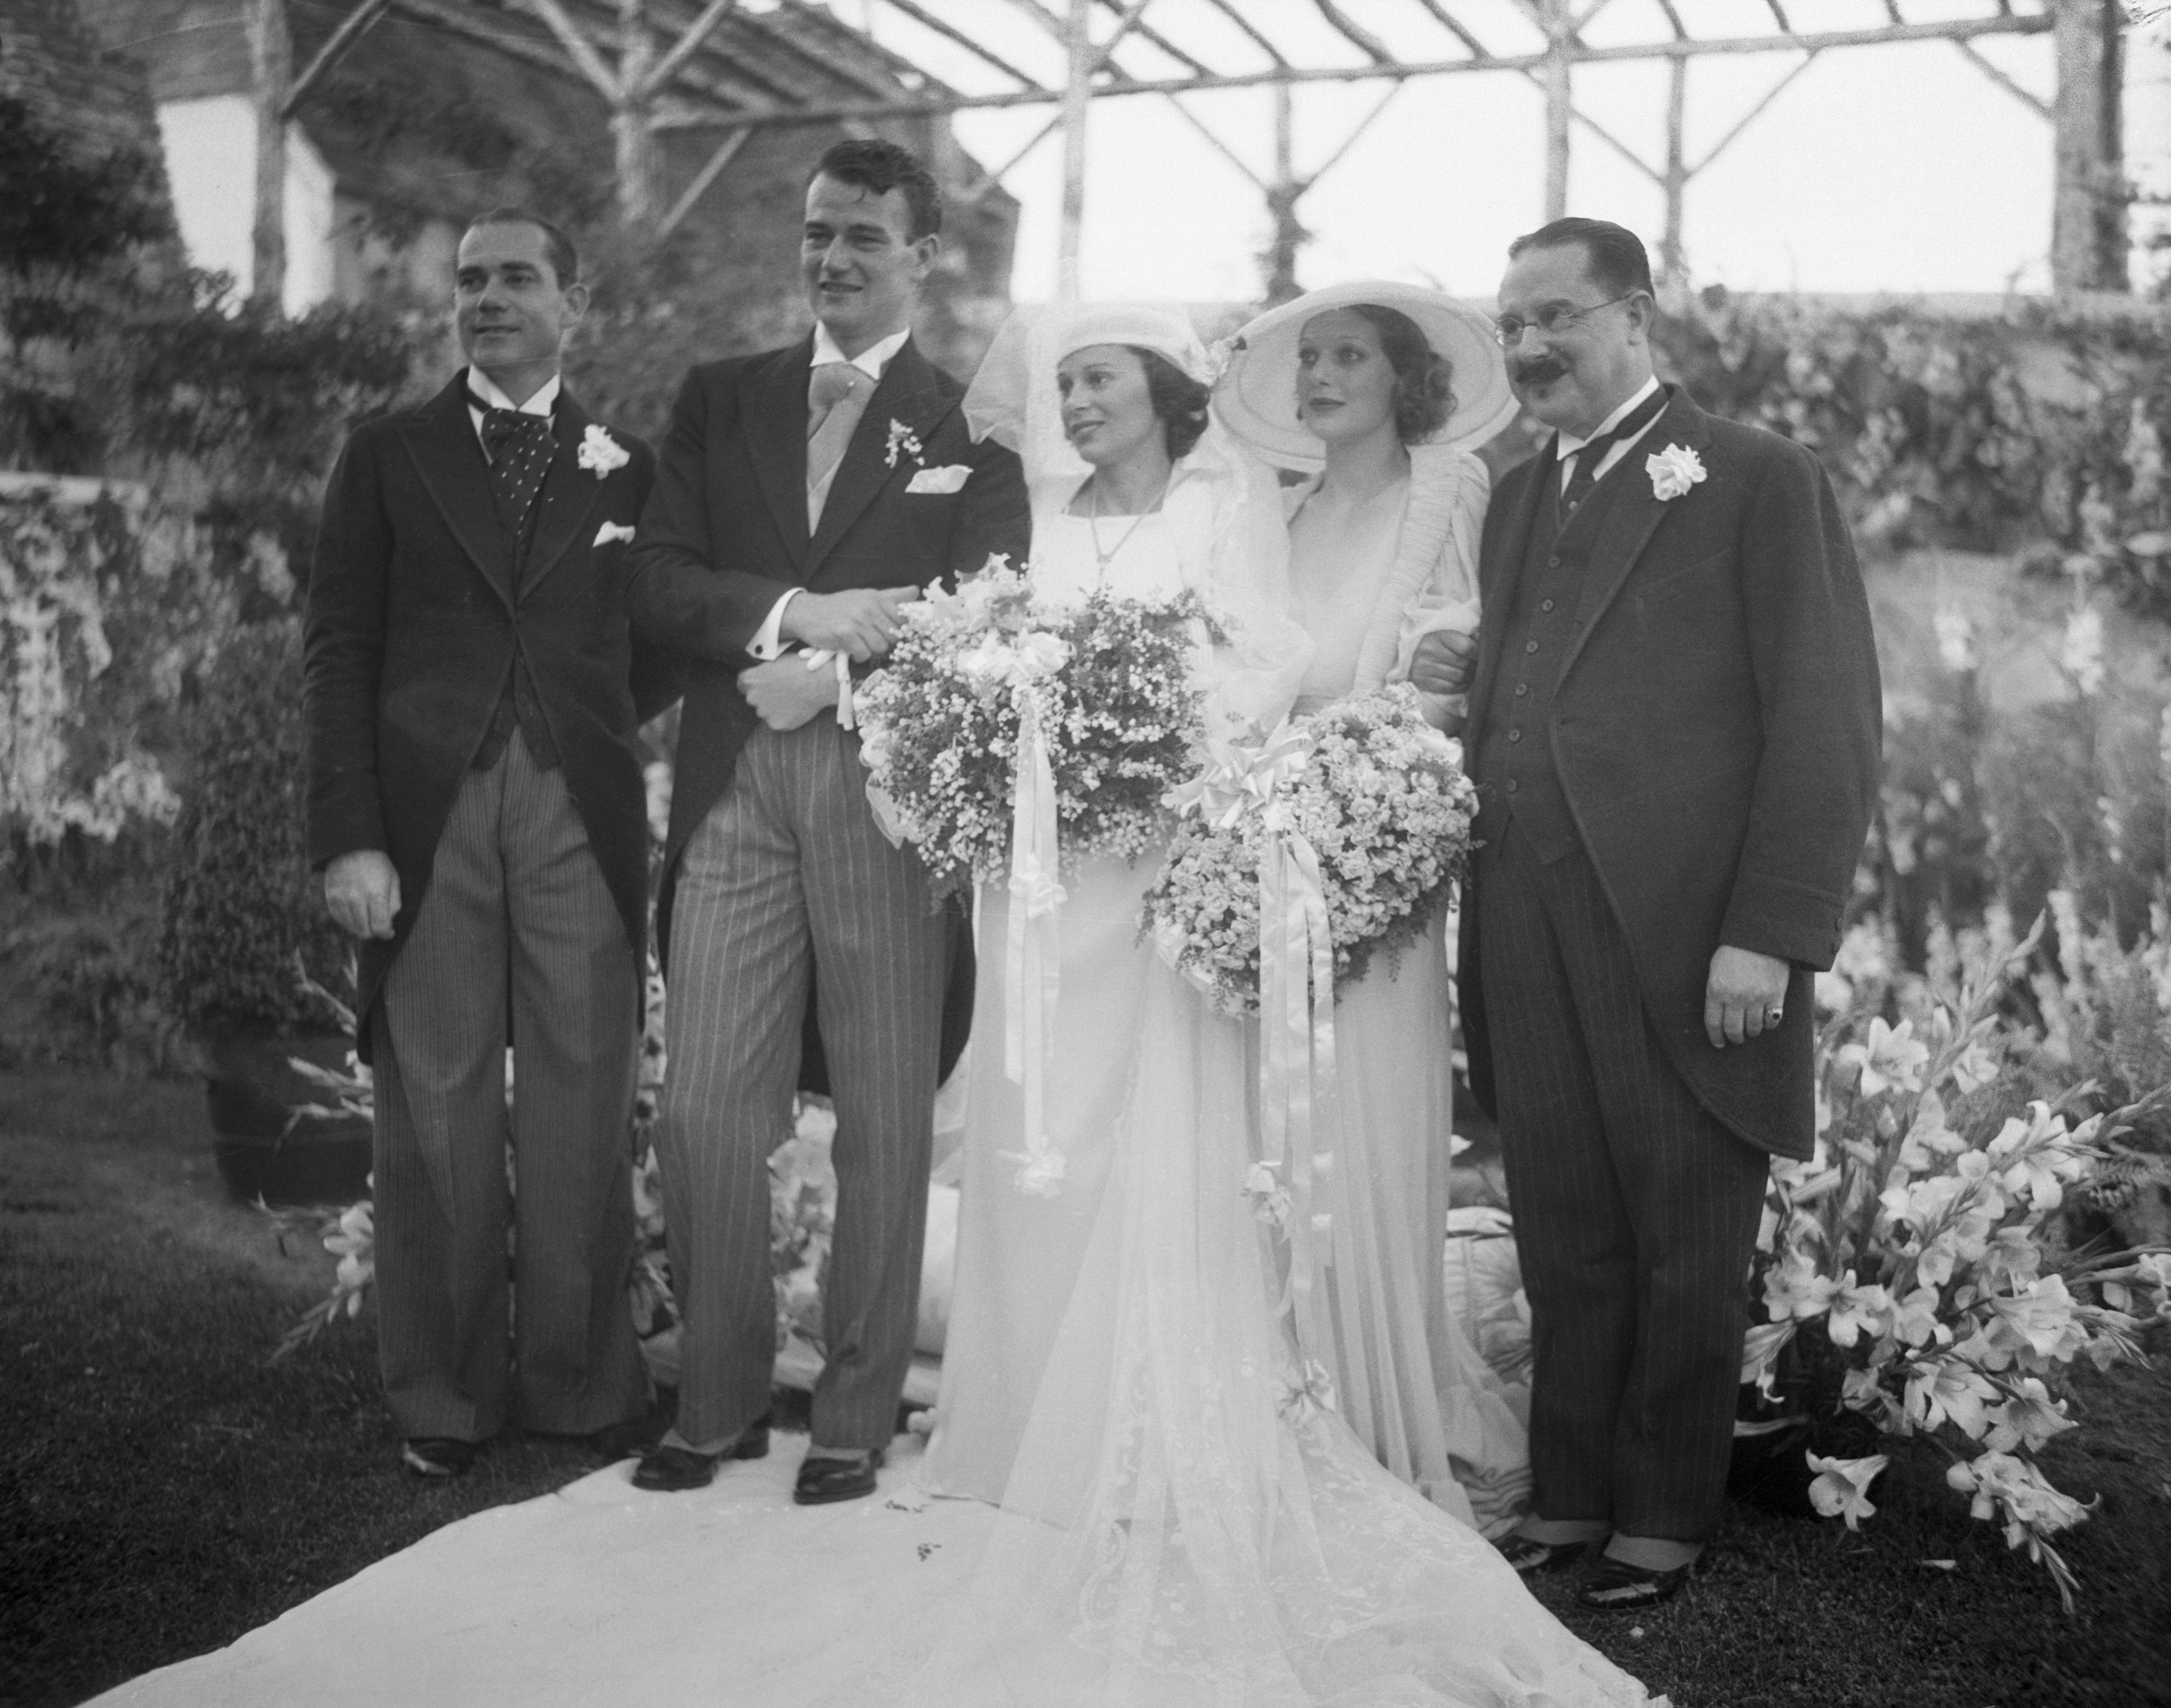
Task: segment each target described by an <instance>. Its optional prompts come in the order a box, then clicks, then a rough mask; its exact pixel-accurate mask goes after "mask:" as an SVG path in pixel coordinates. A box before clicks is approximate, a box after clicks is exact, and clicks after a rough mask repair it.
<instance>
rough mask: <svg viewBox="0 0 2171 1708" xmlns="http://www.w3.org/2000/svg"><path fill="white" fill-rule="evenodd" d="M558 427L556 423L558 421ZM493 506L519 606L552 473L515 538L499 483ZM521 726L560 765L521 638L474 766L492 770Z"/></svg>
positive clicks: (545, 766) (531, 748) (536, 752)
mask: <svg viewBox="0 0 2171 1708" xmlns="http://www.w3.org/2000/svg"><path fill="white" fill-rule="evenodd" d="M554 430H555V423H554ZM549 495H550V477H549V475H547V474H546V475H544V477H543V490H542V491H539V492H538V493H537V494H536V495H535V502H533V504H530V505H529V506H528V521H527V524H526V525H525V526H524V527H523V528H522V529H520V531H519V534H518V536H517V538H516V537H514V534H513V528H512V518H511V517H510V516H509V515H508V514H507V510H506V506H505V501H504V500H503V499H502V498H501V497H499V496H498V492H497V483H496V481H491V482H490V508H491V509H492V510H493V511H494V512H495V513H496V516H497V533H498V538H499V540H501V541H503V542H506V543H507V558H508V560H509V561H510V562H511V564H512V598H513V603H514V604H515V605H516V607H517V605H518V604H519V601H520V596H521V595H522V594H523V593H525V592H526V591H527V581H528V550H529V548H530V547H531V546H533V545H534V543H535V524H536V521H537V518H539V517H540V516H541V515H542V514H543V506H544V504H545V503H546V502H549ZM516 727H517V728H518V729H519V731H520V734H521V739H523V740H524V741H525V742H526V743H527V744H528V757H529V758H530V759H532V760H534V761H535V763H536V765H538V766H539V768H540V769H542V770H544V771H555V770H556V769H557V768H558V748H557V744H556V743H555V742H553V741H552V740H551V739H550V725H549V722H548V720H546V719H545V718H544V716H543V701H542V696H539V694H537V693H536V691H535V679H534V678H533V676H531V675H529V674H528V659H527V658H526V656H525V655H524V654H523V653H522V652H521V651H520V649H519V646H518V644H517V642H516V643H515V645H514V647H513V653H512V680H511V681H509V682H507V684H506V685H505V692H504V693H503V694H501V695H500V696H498V701H497V710H496V712H494V713H493V714H492V715H491V717H490V729H489V732H488V733H486V734H485V735H484V737H483V739H482V745H481V746H480V747H479V748H477V749H475V756H474V767H473V768H474V770H476V771H488V770H489V769H490V767H491V766H492V765H496V763H497V761H498V756H499V755H501V754H502V753H503V752H504V751H505V744H506V743H507V742H508V741H510V740H512V732H513V730H514V728H516Z"/></svg>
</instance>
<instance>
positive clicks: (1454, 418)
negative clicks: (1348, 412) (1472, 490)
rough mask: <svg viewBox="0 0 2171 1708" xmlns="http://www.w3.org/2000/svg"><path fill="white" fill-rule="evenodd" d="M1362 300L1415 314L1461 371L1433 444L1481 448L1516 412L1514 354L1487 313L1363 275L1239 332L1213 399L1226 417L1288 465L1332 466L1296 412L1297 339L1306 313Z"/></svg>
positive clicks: (1233, 428)
mask: <svg viewBox="0 0 2171 1708" xmlns="http://www.w3.org/2000/svg"><path fill="white" fill-rule="evenodd" d="M1355 303H1378V304H1379V305H1380V307H1381V308H1385V309H1397V310H1399V311H1400V312H1401V313H1402V314H1407V315H1408V316H1409V317H1410V319H1411V320H1414V321H1415V322H1416V323H1417V325H1418V330H1419V331H1421V332H1423V334H1424V336H1425V341H1426V342H1427V343H1429V344H1430V345H1431V346H1432V347H1433V348H1434V351H1436V352H1438V353H1439V354H1440V355H1441V356H1444V357H1446V358H1447V362H1448V365H1449V366H1450V368H1453V369H1454V370H1455V411H1454V413H1453V414H1451V415H1450V416H1448V418H1447V419H1446V421H1445V422H1442V423H1441V424H1440V427H1439V431H1438V432H1435V433H1434V434H1433V435H1432V436H1431V437H1430V438H1428V439H1427V440H1426V441H1425V443H1428V444H1434V445H1451V446H1454V447H1456V448H1460V449H1463V450H1474V449H1475V448H1477V446H1479V445H1482V444H1483V443H1485V441H1486V440H1488V439H1489V438H1492V437H1493V434H1495V433H1497V432H1499V431H1500V429H1501V428H1503V427H1505V426H1507V425H1508V423H1509V422H1511V421H1513V420H1514V418H1515V412H1516V410H1517V408H1518V405H1517V404H1516V402H1515V395H1514V392H1513V391H1512V390H1510V389H1509V385H1508V363H1507V359H1506V357H1504V356H1503V355H1502V354H1501V352H1500V345H1499V341H1498V340H1497V339H1495V338H1494V337H1493V325H1492V323H1491V322H1490V321H1489V320H1487V319H1486V318H1485V316H1484V315H1482V314H1479V313H1478V312H1477V310H1476V309H1471V308H1469V307H1466V306H1465V305H1464V304H1463V303H1458V302H1456V301H1455V298H1452V297H1450V296H1449V295H1447V294H1446V293H1445V292H1442V291H1434V290H1428V289H1427V288H1426V287H1423V285H1402V284H1396V283H1394V282H1391V281H1389V280H1386V279H1356V280H1353V281H1352V282H1349V283H1348V284H1346V285H1330V286H1328V287H1327V288H1326V289H1325V290H1323V291H1310V292H1307V293H1305V294H1304V295H1303V296H1301V297H1299V298H1297V299H1296V300H1295V302H1293V303H1283V304H1282V305H1281V306H1280V307H1279V308H1278V309H1268V310H1267V312H1266V313H1265V314H1262V315H1260V316H1259V317H1258V318H1257V320H1253V321H1252V323H1251V324H1250V325H1247V326H1246V327H1245V328H1244V329H1243V330H1241V332H1239V333H1237V334H1236V338H1235V339H1234V341H1232V354H1231V355H1230V359H1229V364H1228V366H1227V368H1225V369H1224V370H1223V372H1222V374H1221V378H1220V382H1219V383H1218V384H1216V385H1215V386H1214V411H1215V412H1216V413H1217V414H1218V415H1220V417H1221V421H1222V424H1223V425H1224V426H1225V427H1227V428H1228V429H1229V431H1230V432H1231V433H1233V434H1235V435H1236V438H1239V439H1241V440H1242V441H1243V442H1244V443H1246V445H1248V446H1250V447H1251V448H1252V449H1253V450H1254V451H1256V452H1257V453H1258V454H1259V455H1261V456H1262V457H1264V458H1265V459H1267V460H1268V462H1270V463H1274V464H1278V465H1280V466H1281V467H1283V468H1284V469H1302V470H1307V471H1309V470H1315V469H1317V468H1319V467H1321V465H1324V463H1325V462H1326V460H1327V454H1326V448H1325V447H1324V446H1323V445H1321V443H1320V442H1319V438H1318V437H1317V436H1316V434H1315V433H1313V432H1311V429H1310V428H1309V427H1305V425H1304V423H1303V422H1300V421H1299V420H1298V419H1297V415H1296V347H1297V341H1298V339H1299V337H1300V336H1301V335H1302V333H1303V331H1304V328H1305V322H1306V321H1308V320H1311V319H1313V318H1314V317H1315V316H1316V315H1320V314H1327V312H1329V311H1330V310H1332V309H1347V308H1349V307H1351V306H1352V305H1354V304H1355Z"/></svg>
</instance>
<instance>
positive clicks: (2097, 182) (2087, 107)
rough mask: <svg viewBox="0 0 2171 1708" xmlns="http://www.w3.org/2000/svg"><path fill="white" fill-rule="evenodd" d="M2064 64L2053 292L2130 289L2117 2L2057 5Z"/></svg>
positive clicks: (2054, 113)
mask: <svg viewBox="0 0 2171 1708" xmlns="http://www.w3.org/2000/svg"><path fill="white" fill-rule="evenodd" d="M2050 16H2051V40H2052V41H2053V43H2054V44H2055V49H2056V56H2057V64H2058V89H2057V95H2056V99H2055V101H2054V103H2053V105H2052V110H2051V123H2052V126H2053V127H2054V129H2055V132H2056V159H2057V169H2056V186H2055V189H2054V191H2053V196H2054V200H2053V201H2052V204H2051V214H2050V287H2051V289H2053V290H2054V291H2058V292H2061V293H2064V292H2072V291H2123V290H2125V288H2126V283H2127V273H2126V246H2125V204H2126V199H2127V190H2126V184H2125V164H2124V159H2123V154H2124V145H2123V140H2122V138H2121V136H2120V130H2121V126H2120V78H2121V75H2122V73H2121V67H2120V28H2121V24H2122V22H2123V19H2122V14H2121V12H2120V8H2119V6H2118V3H2117V0H2050Z"/></svg>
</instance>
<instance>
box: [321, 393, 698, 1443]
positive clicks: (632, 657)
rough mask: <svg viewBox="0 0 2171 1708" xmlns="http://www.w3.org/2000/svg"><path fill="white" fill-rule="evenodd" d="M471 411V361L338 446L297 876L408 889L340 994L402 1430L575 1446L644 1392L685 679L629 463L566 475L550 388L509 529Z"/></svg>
mask: <svg viewBox="0 0 2171 1708" xmlns="http://www.w3.org/2000/svg"><path fill="white" fill-rule="evenodd" d="M467 393H468V375H467V373H465V372H464V371H463V372H462V373H459V374H458V375H457V376H455V378H454V379H453V381H452V383H451V384H448V386H447V387H446V388H445V389H443V390H442V392H440V393H439V394H438V395H437V396H436V397H435V398H433V399H432V400H430V401H429V402H427V403H426V404H424V405H422V406H420V407H419V408H416V409H414V410H410V411H405V412H402V413H398V414H394V415H391V416H385V417H383V418H382V419H380V420H378V421H375V422H370V423H368V424H367V425H366V426H364V427H361V428H359V429H357V430H356V432H355V433H354V435H353V436H352V438H350V439H349V441H348V443H347V445H346V449H345V451H344V452H343V453H342V454H341V456H340V460H339V463H338V465H337V466H336V467H335V469H334V470H333V472H332V476H331V481H330V486H329V487H328V489H327V491H326V493H325V497H324V518H323V524H322V529H321V531H320V533H319V540H318V547H317V555H316V561H315V567H314V570H313V571H312V573H311V577H310V583H309V592H308V617H307V641H306V649H305V659H306V663H305V680H306V700H307V718H308V754H309V792H308V798H309V839H310V848H311V854H312V857H313V859H314V861H315V862H316V863H317V865H318V866H319V867H323V866H324V865H325V864H327V863H329V862H331V861H332V860H335V859H336V858H338V857H340V856H341V855H344V854H348V853H352V852H355V851H360V850H366V849H375V850H379V851H383V852H385V853H387V854H389V856H390V857H391V859H392V862H393V864H394V867H395V868H396V869H397V871H398V873H399V887H400V908H399V915H398V916H397V918H396V920H395V921H394V927H395V935H394V937H393V938H392V939H391V940H390V941H389V942H378V941H371V942H367V943H363V944H362V949H361V974H360V985H361V990H360V996H359V1001H358V1002H357V1005H356V1012H357V1015H358V1017H359V1019H360V1037H359V1039H358V1040H357V1043H358V1048H359V1049H360V1050H362V1054H363V1055H364V1057H365V1059H373V1061H374V1065H375V1068H376V1089H377V1157H376V1169H377V1174H376V1181H375V1195H376V1197H375V1202H376V1226H377V1238H378V1266H377V1275H378V1288H379V1329H378V1340H379V1352H380V1360H381V1362H382V1363H383V1369H384V1375H385V1385H386V1391H387V1396H388V1399H389V1401H390V1404H391V1405H392V1408H393V1410H394V1415H395V1417H396V1418H397V1420H398V1421H399V1425H400V1427H401V1429H402V1431H403V1433H405V1434H407V1435H409V1436H440V1437H453V1438H457V1439H463V1440H470V1441H472V1440H480V1439H482V1438H484V1437H487V1436H489V1435H490V1434H492V1433H494V1432H495V1431H496V1430H497V1429H498V1428H499V1427H501V1425H502V1424H503V1423H504V1421H506V1419H507V1415H508V1412H512V1413H515V1414H517V1416H518V1419H519V1421H521V1422H522V1423H523V1425H525V1426H528V1427H530V1428H534V1429H539V1430H545V1431H554V1432H561V1433H585V1432H587V1431H591V1430H593V1429H598V1428H601V1427H603V1426H607V1425H609V1424H612V1423H615V1422H619V1421H624V1419H626V1418H627V1417H629V1416H630V1415H635V1413H636V1412H637V1411H638V1410H640V1408H641V1405H642V1404H643V1403H644V1401H645V1398H646V1377H645V1375H644V1373H643V1371H642V1368H641V1359H640V1354H639V1349H638V1347H637V1345H635V1341H634V1339H633V1335H632V1329H631V1323H630V1316H629V1313H628V1312H627V1309H626V1305H625V1297H624V1286H625V1281H626V1277H627V1271H628V1269H629V1266H630V1263H631V1261H632V1257H633V1247H632V1238H633V1232H632V1222H631V1207H630V1185H629V1174H628V1163H629V1157H628V1125H627V1124H628V1120H629V1119H630V1110H631V1098H632V1089H633V1072H634V1063H635V1057H636V1052H637V1050H638V1044H639V1020H640V1012H641V963H642V959H643V955H644V953H645V943H646V919H645V915H646V866H647V834H648V833H647V820H646V790H645V787H644V784H643V781H642V776H641V754H640V749H639V745H638V743H637V739H636V737H637V732H638V729H639V726H640V724H641V721H642V719H643V718H644V717H647V716H651V715H653V714H654V713H655V712H657V711H660V710H662V707H663V706H665V705H667V703H668V701H669V699H670V697H671V695H672V689H671V687H670V682H669V676H668V673H667V670H666V669H664V668H663V666H662V658H661V655H660V654H657V653H654V652H653V651H652V650H651V649H649V648H647V647H643V646H640V645H638V644H637V643H635V642H634V641H633V639H632V636H631V634H630V630H629V628H628V626H627V622H626V617H625V605H624V590H625V571H626V554H625V546H624V543H623V542H622V541H610V542H605V543H603V544H600V545H599V544H598V538H597V537H598V532H599V530H601V529H603V527H604V526H605V524H615V525H616V526H619V527H626V526H629V525H630V524H631V523H632V522H633V521H634V520H635V518H636V517H637V516H638V514H639V513H640V509H641V503H642V502H643V500H644V499H645V498H646V495H647V492H648V489H649V486H650V484H651V481H652V480H653V477H654V466H655V465H654V459H653V458H652V456H651V454H650V453H649V451H648V449H647V448H646V446H644V445H642V444H641V442H640V441H639V440H637V439H633V438H627V437H625V436H624V435H618V436H617V443H619V445H620V446H621V448H623V450H624V452H625V454H626V460H625V461H624V463H623V464H622V465H620V466H619V467H618V468H616V469H614V470H609V471H608V472H603V473H598V471H597V470H593V469H584V468H582V467H581V466H580V465H579V451H580V447H581V444H582V439H583V437H584V435H585V433H586V432H587V428H588V427H589V421H588V417H587V415H586V414H585V412H584V411H582V408H581V406H580V405H579V404H578V403H577V402H576V400H574V399H573V398H572V397H571V395H566V394H564V393H561V394H560V396H559V398H558V400H557V402H556V405H555V409H554V411H553V417H552V439H553V442H554V443H553V445H552V448H551V451H550V462H549V468H548V470H547V472H546V473H545V475H544V477H543V483H542V486H541V490H540V491H539V494H538V496H537V497H536V500H535V502H534V505H533V510H532V512H531V513H530V514H529V517H528V525H527V526H526V527H525V528H524V529H520V530H518V531H517V532H516V531H515V529H513V528H512V527H511V526H510V525H508V523H507V518H505V517H504V516H503V515H502V514H501V511H500V508H499V505H498V502H497V499H496V495H495V494H494V492H493V490H492V485H491V480H490V465H489V463H488V460H487V459H486V457H485V453H484V451H483V448H482V446H481V443H480V440H479V439H478V437H477V434H476V432H475V429H474V423H473V420H472V418H471V416H470V415H469V406H468V401H467ZM508 1043H509V1044H511V1045H512V1046H513V1049H514V1052H515V1054H514V1062H515V1067H516V1073H515V1081H516V1084H515V1095H514V1098H513V1108H512V1111H511V1113H510V1114H509V1115H508V1113H507V1099H506V1095H505V1072H504V1066H505V1055H504V1052H505V1049H506V1046H507V1044H508ZM508 1138H510V1140H511V1141H512V1146H513V1150H514V1153H515V1157H516V1159H517V1173H518V1190H517V1195H512V1193H511V1192H510V1191H509V1189H508V1184H507V1178H506V1176H507V1169H506V1145H507V1139H508ZM508 1220H514V1221H515V1222H517V1237H516V1239H515V1249H516V1265H517V1274H516V1277H515V1281H514V1285H515V1286H517V1292H518V1309H517V1313H514V1312H512V1308H511V1301H510V1299H509V1297H508V1293H507V1265H506V1261H505V1241H506V1228H507V1222H508ZM508 1319H512V1322H516V1323H517V1340H516V1338H515V1336H514V1335H513V1333H512V1328H511V1326H510V1324H509V1321H508Z"/></svg>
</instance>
